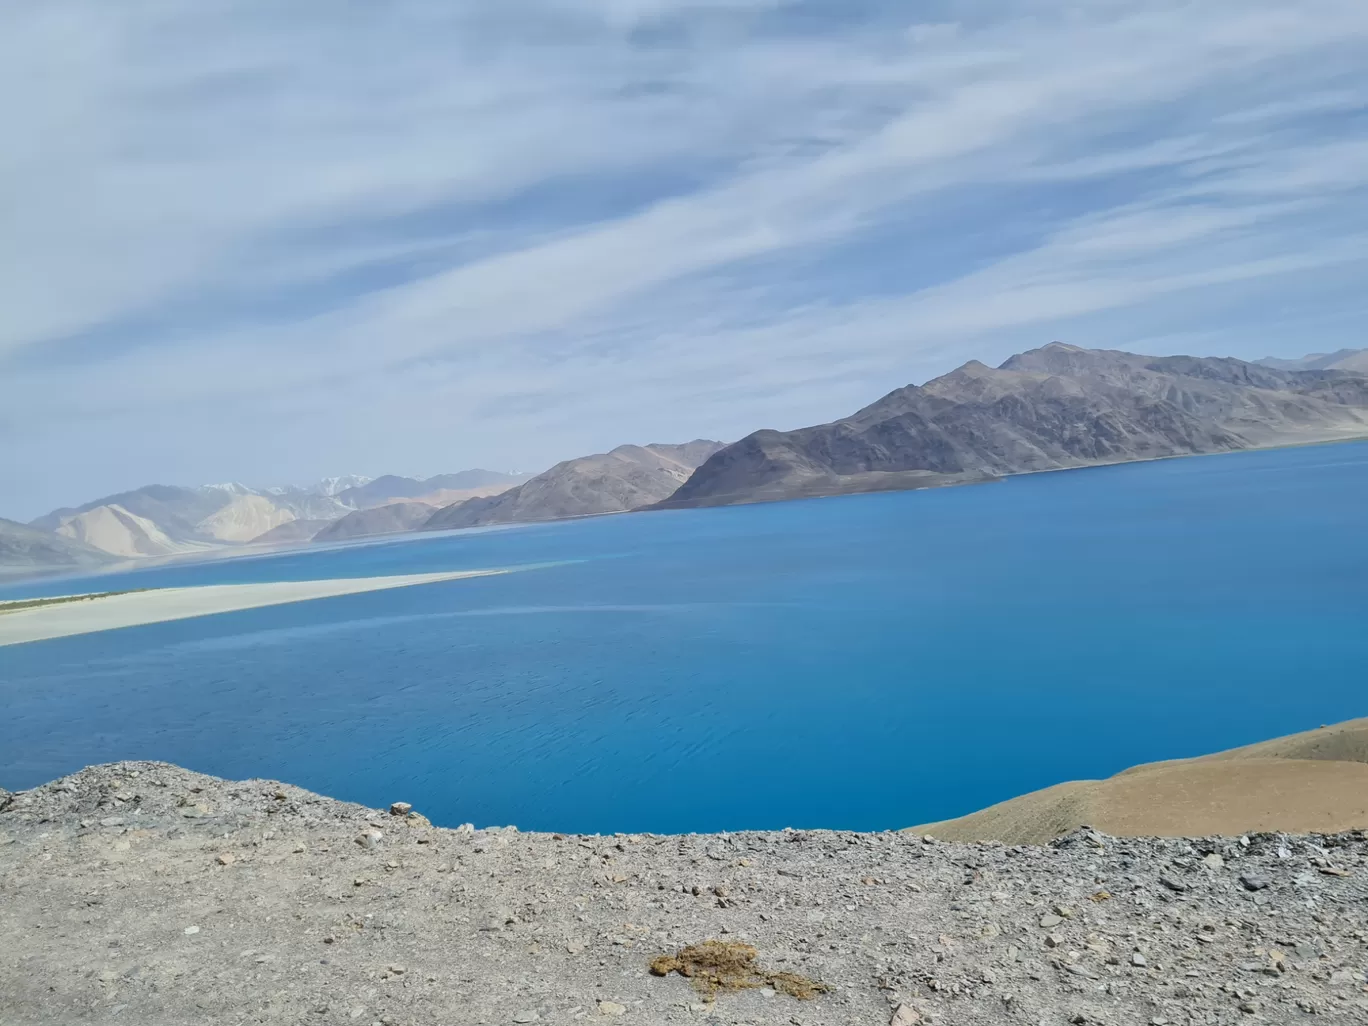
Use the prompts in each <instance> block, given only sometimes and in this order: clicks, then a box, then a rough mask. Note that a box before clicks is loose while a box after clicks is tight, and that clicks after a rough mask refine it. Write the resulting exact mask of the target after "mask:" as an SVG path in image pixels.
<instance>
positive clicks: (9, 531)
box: [0, 518, 114, 575]
mask: <svg viewBox="0 0 1368 1026" xmlns="http://www.w3.org/2000/svg"><path fill="white" fill-rule="evenodd" d="M113 559H114V557H113V556H111V555H110V554H109V553H107V552H102V551H100V550H99V549H95V548H92V547H91V546H89V545H86V544H85V543H84V542H81V541H77V540H75V539H72V538H66V537H62V536H61V535H56V534H52V533H51V532H49V531H40V530H39V529H38V528H36V527H29V526H28V525H27V524H19V523H15V522H14V521H13V520H5V519H3V518H0V575H5V574H20V573H29V572H34V571H75V570H94V569H97V568H99V567H101V566H104V565H105V564H107V563H111V562H113Z"/></svg>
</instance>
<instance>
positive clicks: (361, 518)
mask: <svg viewBox="0 0 1368 1026" xmlns="http://www.w3.org/2000/svg"><path fill="white" fill-rule="evenodd" d="M433 509H434V507H432V506H429V505H428V504H427V503H425V502H392V503H390V504H389V505H388V506H375V507H372V508H371V509H359V510H357V511H356V512H355V513H348V514H347V515H346V516H345V517H343V518H342V519H341V520H335V521H333V522H332V523H331V524H328V525H327V526H325V527H324V528H323V529H322V530H320V531H318V532H317V533H316V534H315V535H314V536H313V541H315V542H337V541H347V540H348V539H351V538H367V537H370V536H371V535H380V534H400V533H402V532H404V531H414V530H417V529H418V528H419V527H421V526H422V525H423V524H424V523H425V522H426V521H427V519H428V518H429V517H430V516H432V513H433Z"/></svg>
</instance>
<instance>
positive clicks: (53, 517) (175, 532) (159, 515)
mask: <svg viewBox="0 0 1368 1026" xmlns="http://www.w3.org/2000/svg"><path fill="white" fill-rule="evenodd" d="M233 498H234V493H233V492H231V491H229V490H227V489H225V488H222V487H215V488H181V487H178V486H176V485H146V486H144V487H142V488H136V489H134V490H133V491H131V492H120V493H119V494H118V495H106V496H105V497H104V498H102V499H95V500H93V501H91V502H87V503H86V504H85V505H83V506H76V507H74V508H68V509H57V510H53V511H52V512H51V513H48V514H46V515H45V516H41V517H39V518H38V519H37V520H34V521H31V524H30V526H32V527H37V528H39V529H40V530H44V531H56V530H57V529H58V528H60V527H61V526H62V525H63V524H64V523H66V522H67V521H68V520H70V519H71V518H72V517H75V516H78V515H80V514H82V513H88V512H90V511H91V510H94V509H97V508H99V507H101V506H118V507H119V508H120V509H122V510H124V511H125V512H127V513H131V514H132V515H133V516H136V517H141V518H142V519H144V520H150V521H151V522H152V523H154V524H156V525H157V527H158V528H159V529H160V530H161V531H162V532H164V533H165V534H166V535H167V536H168V537H169V538H171V539H172V540H174V541H187V540H200V541H209V540H212V539H211V536H209V535H205V534H202V533H201V532H200V530H199V523H200V521H202V520H204V519H205V518H206V517H210V516H212V515H213V514H215V513H217V512H218V511H219V510H220V509H222V508H223V507H224V506H227V505H228V504H229V503H231V502H232V501H233Z"/></svg>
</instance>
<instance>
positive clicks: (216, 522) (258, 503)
mask: <svg viewBox="0 0 1368 1026" xmlns="http://www.w3.org/2000/svg"><path fill="white" fill-rule="evenodd" d="M294 519H296V517H295V515H294V513H292V512H291V511H290V510H288V509H285V508H283V507H282V506H280V505H279V504H277V503H275V502H272V501H271V500H270V499H268V498H267V497H266V496H264V495H256V494H249V495H235V496H233V498H232V501H231V502H229V503H228V505H226V506H224V507H223V508H222V509H219V510H215V511H214V512H213V513H211V514H210V515H209V516H207V517H205V518H204V519H203V520H201V521H200V522H199V523H198V524H196V525H195V526H196V528H197V529H198V530H199V532H200V533H202V534H207V535H208V536H209V537H211V538H213V539H215V540H217V541H224V542H248V541H251V540H252V539H254V538H257V537H260V536H261V535H262V534H265V533H266V532H267V531H269V530H271V529H272V528H275V527H279V526H280V525H281V524H288V523H289V522H290V521H291V520H294Z"/></svg>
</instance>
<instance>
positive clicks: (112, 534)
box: [54, 502, 209, 559]
mask: <svg viewBox="0 0 1368 1026" xmlns="http://www.w3.org/2000/svg"><path fill="white" fill-rule="evenodd" d="M54 533H55V534H56V535H58V536H59V537H62V538H68V539H71V540H72V541H77V542H80V543H81V544H83V545H88V546H90V547H91V548H95V549H99V550H101V551H102V552H108V553H110V554H111V555H114V556H122V557H124V558H126V559H135V558H137V557H140V556H169V555H174V554H175V553H179V552H194V551H196V550H198V549H204V548H208V547H209V545H208V544H207V543H202V542H199V543H197V542H193V541H184V540H180V539H177V538H173V537H171V536H170V535H168V534H167V533H166V532H165V531H163V530H162V529H161V528H160V527H159V526H158V525H157V524H156V523H155V522H154V521H152V520H149V519H148V518H147V517H140V516H138V515H137V514H136V513H133V512H132V511H130V510H128V509H126V508H124V507H123V506H121V505H119V504H118V503H116V502H112V503H108V504H106V505H104V506H96V507H95V508H94V509H90V510H86V511H85V512H84V513H77V514H76V515H75V516H72V517H68V518H67V519H66V520H64V521H63V522H62V525H61V526H60V527H58V528H57V530H56V531H55V532H54Z"/></svg>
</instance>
